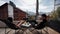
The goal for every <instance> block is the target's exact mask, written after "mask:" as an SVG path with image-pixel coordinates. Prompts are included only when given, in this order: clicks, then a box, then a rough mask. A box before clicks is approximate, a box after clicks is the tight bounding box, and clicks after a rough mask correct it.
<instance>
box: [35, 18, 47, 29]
mask: <svg viewBox="0 0 60 34" xmlns="http://www.w3.org/2000/svg"><path fill="white" fill-rule="evenodd" d="M46 22H47V20H46V19H43V22H41V23H40V24H39V25H37V26H36V27H35V29H43V28H44V27H45V26H46Z"/></svg>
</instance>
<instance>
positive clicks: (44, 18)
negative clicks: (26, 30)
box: [0, 14, 47, 30]
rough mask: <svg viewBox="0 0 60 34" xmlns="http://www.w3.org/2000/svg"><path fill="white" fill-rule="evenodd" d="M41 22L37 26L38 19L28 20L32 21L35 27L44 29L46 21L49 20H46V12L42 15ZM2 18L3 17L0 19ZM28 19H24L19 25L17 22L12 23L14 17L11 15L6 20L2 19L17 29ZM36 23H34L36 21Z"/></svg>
mask: <svg viewBox="0 0 60 34" xmlns="http://www.w3.org/2000/svg"><path fill="white" fill-rule="evenodd" d="M41 18H42V19H41V20H42V21H41V23H40V24H38V25H37V26H35V24H37V22H36V20H32V21H28V22H30V23H31V24H30V25H33V27H34V28H35V29H42V28H44V27H45V25H46V22H47V20H46V15H45V14H42V15H41ZM0 20H1V19H0ZM26 20H27V19H25V18H24V19H22V20H21V21H20V22H19V23H18V24H17V25H15V24H13V23H12V18H11V17H9V18H8V19H6V20H1V21H3V22H4V23H5V24H6V25H7V26H8V27H9V28H11V29H15V30H17V29H20V26H21V25H22V24H23V23H25V22H26ZM33 22H34V23H35V24H34V23H33Z"/></svg>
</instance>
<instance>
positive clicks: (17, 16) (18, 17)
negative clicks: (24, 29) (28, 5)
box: [14, 8, 26, 20]
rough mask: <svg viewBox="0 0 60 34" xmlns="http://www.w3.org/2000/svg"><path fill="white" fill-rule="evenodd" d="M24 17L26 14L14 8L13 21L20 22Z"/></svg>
mask: <svg viewBox="0 0 60 34" xmlns="http://www.w3.org/2000/svg"><path fill="white" fill-rule="evenodd" d="M24 17H26V13H25V12H23V11H22V10H19V9H18V8H14V20H21V19H23V18H24Z"/></svg>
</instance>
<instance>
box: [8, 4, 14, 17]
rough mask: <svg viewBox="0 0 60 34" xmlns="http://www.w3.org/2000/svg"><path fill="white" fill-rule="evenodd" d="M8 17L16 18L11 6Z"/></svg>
mask: <svg viewBox="0 0 60 34" xmlns="http://www.w3.org/2000/svg"><path fill="white" fill-rule="evenodd" d="M8 17H12V18H14V17H13V7H12V6H11V5H10V4H8Z"/></svg>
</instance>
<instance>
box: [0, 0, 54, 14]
mask: <svg viewBox="0 0 60 34" xmlns="http://www.w3.org/2000/svg"><path fill="white" fill-rule="evenodd" d="M9 1H10V0H0V6H1V5H3V4H4V3H6V2H9ZM11 1H12V2H14V4H15V5H16V7H18V8H19V9H21V10H23V11H26V12H27V11H30V12H34V13H36V0H11ZM53 9H54V0H39V12H51V11H53Z"/></svg>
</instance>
